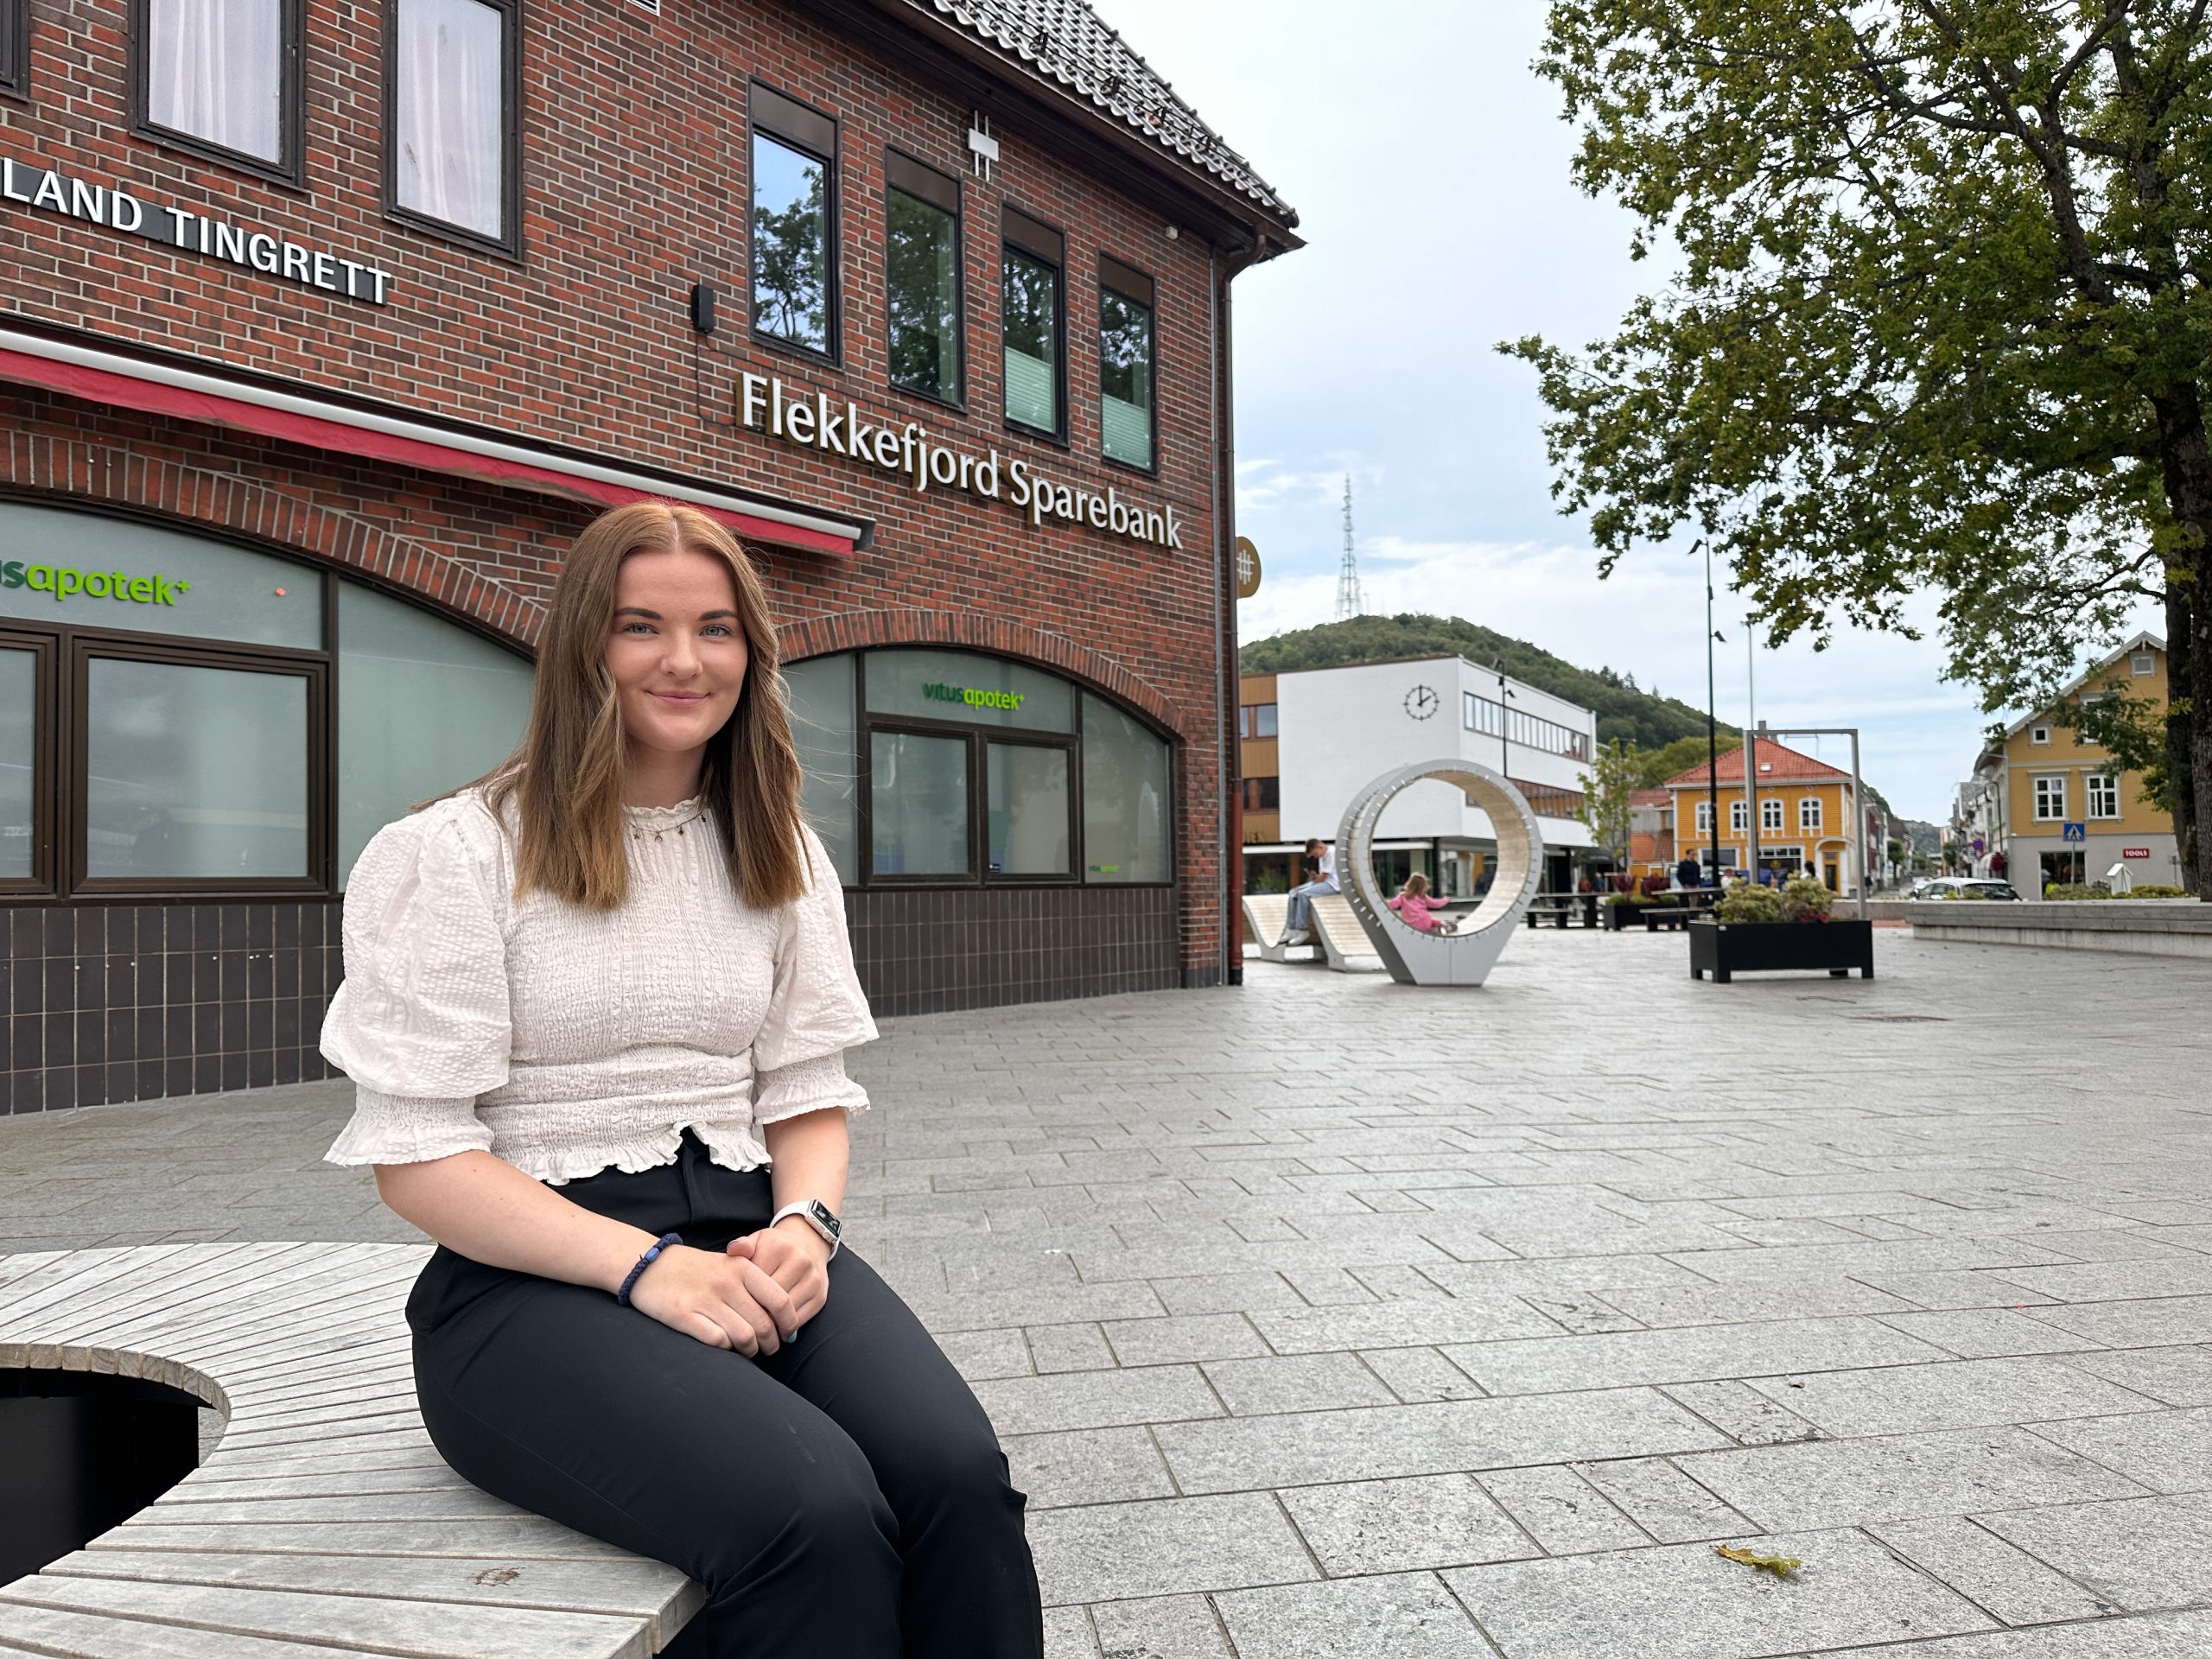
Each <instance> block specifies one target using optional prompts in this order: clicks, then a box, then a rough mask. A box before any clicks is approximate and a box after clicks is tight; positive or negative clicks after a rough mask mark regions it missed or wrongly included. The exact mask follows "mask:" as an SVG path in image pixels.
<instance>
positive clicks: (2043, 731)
mask: <svg viewBox="0 0 2212 1659" xmlns="http://www.w3.org/2000/svg"><path fill="white" fill-rule="evenodd" d="M2028 741H2029V742H2031V743H2048V742H2050V727H2048V726H2031V727H2030V728H2028Z"/></svg>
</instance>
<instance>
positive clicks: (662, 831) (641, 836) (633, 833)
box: [630, 806, 707, 841]
mask: <svg viewBox="0 0 2212 1659" xmlns="http://www.w3.org/2000/svg"><path fill="white" fill-rule="evenodd" d="M706 816H707V809H706V808H705V807H703V806H702V807H701V808H700V809H699V810H697V811H696V812H694V813H693V814H692V815H691V816H690V817H688V818H678V819H677V821H676V822H675V823H664V824H662V825H661V826H660V827H659V828H658V829H655V830H654V831H653V832H652V836H651V837H650V839H652V840H654V841H658V840H659V839H660V838H661V837H662V836H664V835H666V834H668V833H669V831H671V829H672V830H674V831H675V832H676V833H677V835H678V836H681V835H682V834H683V828H684V826H685V825H686V824H691V823H698V822H699V820H700V819H702V818H703V817H706ZM630 839H631V840H632V841H645V840H646V839H648V837H647V836H646V834H645V831H644V830H643V829H639V827H638V826H637V825H635V824H632V825H631V827H630Z"/></svg>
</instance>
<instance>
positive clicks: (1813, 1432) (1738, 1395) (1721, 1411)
mask: <svg viewBox="0 0 2212 1659" xmlns="http://www.w3.org/2000/svg"><path fill="white" fill-rule="evenodd" d="M1831 1375H1839V1376H1854V1375H1857V1373H1854V1372H1839V1373H1831ZM1664 1392H1665V1394H1666V1395H1667V1397H1668V1398H1669V1399H1670V1400H1674V1401H1675V1402H1679V1403H1680V1404H1681V1405H1684V1406H1687V1407H1688V1408H1689V1409H1690V1410H1692V1411H1694V1412H1695V1413H1696V1414H1698V1415H1699V1416H1700V1417H1702V1418H1704V1419H1705V1421H1707V1422H1708V1423H1711V1424H1712V1425H1713V1427H1715V1428H1718V1429H1719V1431H1720V1432H1721V1433H1724V1434H1726V1435H1727V1436H1728V1437H1729V1438H1730V1439H1731V1440H1734V1441H1736V1442H1737V1443H1738V1445H1740V1446H1779V1445H1782V1444H1783V1443H1784V1442H1786V1441H1789V1440H1818V1439H1819V1438H1820V1436H1821V1431H1820V1430H1819V1429H1818V1428H1817V1427H1815V1426H1814V1425H1813V1424H1811V1423H1808V1422H1807V1421H1805V1420H1804V1419H1803V1418H1802V1417H1801V1416H1799V1415H1798V1414H1796V1413H1795V1412H1793V1411H1790V1410H1789V1409H1787V1408H1784V1407H1783V1406H1781V1405H1778V1404H1777V1403H1776V1402H1774V1401H1772V1400H1770V1399H1768V1398H1767V1397H1766V1395H1764V1394H1761V1393H1760V1392H1759V1391H1758V1389H1757V1388H1755V1387H1754V1386H1753V1385H1752V1384H1751V1383H1735V1382H1728V1383H1673V1384H1670V1385H1669V1387H1668V1388H1667V1389H1665V1390H1664Z"/></svg>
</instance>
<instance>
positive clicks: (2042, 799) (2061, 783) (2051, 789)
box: [2035, 773, 2066, 823]
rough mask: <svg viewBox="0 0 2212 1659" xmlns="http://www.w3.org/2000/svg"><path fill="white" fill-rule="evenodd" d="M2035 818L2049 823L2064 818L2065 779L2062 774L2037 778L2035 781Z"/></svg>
mask: <svg viewBox="0 0 2212 1659" xmlns="http://www.w3.org/2000/svg"><path fill="white" fill-rule="evenodd" d="M2035 787H2036V817H2037V819H2038V820H2039V821H2041V822H2044V823H2050V822H2053V821H2055V820H2057V819H2061V818H2063V817H2065V816H2066V779H2065V776H2064V774H2063V773H2059V774H2054V775H2051V776H2047V777H2042V778H2038V779H2036V780H2035Z"/></svg>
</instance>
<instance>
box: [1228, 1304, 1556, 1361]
mask: <svg viewBox="0 0 2212 1659" xmlns="http://www.w3.org/2000/svg"><path fill="white" fill-rule="evenodd" d="M1252 1323H1253V1324H1255V1325H1257V1326H1258V1327H1259V1329H1260V1334H1261V1335H1262V1336H1263V1337H1265V1338H1267V1339H1268V1346H1269V1347H1271V1348H1273V1349H1274V1351H1276V1352H1277V1353H1279V1354H1314V1353H1323V1352H1326V1351H1330V1350H1350V1349H1353V1348H1403V1347H1411V1346H1413V1345H1414V1344H1434V1343H1443V1342H1465V1341H1468V1340H1471V1339H1475V1338H1493V1337H1535V1336H1543V1337H1555V1336H1558V1335H1559V1334H1560V1332H1561V1331H1562V1330H1563V1329H1564V1327H1563V1326H1561V1325H1559V1324H1558V1323H1557V1322H1556V1321H1554V1320H1552V1319H1546V1318H1545V1317H1544V1316H1543V1315H1542V1314H1541V1313H1537V1312H1536V1311H1535V1309H1534V1308H1532V1307H1530V1306H1529V1305H1528V1304H1527V1303H1526V1302H1522V1301H1517V1300H1496V1301H1475V1300H1471V1299H1467V1298H1454V1299H1452V1300H1449V1301H1418V1302H1411V1301H1395V1302H1370V1303H1367V1304H1364V1305H1361V1306H1345V1307H1324V1308H1307V1309H1302V1310H1301V1309H1289V1308H1268V1309H1264V1310H1262V1312H1260V1313H1255V1314H1253V1316H1252Z"/></svg>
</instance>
